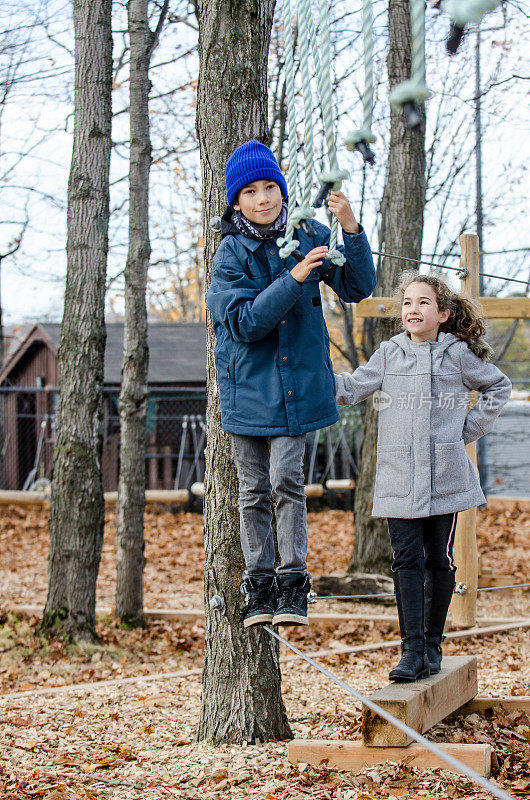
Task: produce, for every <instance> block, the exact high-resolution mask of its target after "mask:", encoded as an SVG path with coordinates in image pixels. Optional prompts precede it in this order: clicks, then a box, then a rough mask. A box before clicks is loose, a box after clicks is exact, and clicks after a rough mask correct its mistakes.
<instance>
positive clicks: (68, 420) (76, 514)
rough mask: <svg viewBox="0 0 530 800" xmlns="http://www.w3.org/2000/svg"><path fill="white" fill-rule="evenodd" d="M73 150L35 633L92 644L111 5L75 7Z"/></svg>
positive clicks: (99, 529) (95, 0) (100, 513)
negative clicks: (43, 574)
mask: <svg viewBox="0 0 530 800" xmlns="http://www.w3.org/2000/svg"><path fill="white" fill-rule="evenodd" d="M74 31H75V108H74V114H75V116H74V145H73V154H72V164H71V168H70V178H69V183H68V242H67V259H68V270H67V278H66V294H65V302H64V315H63V321H62V326H61V339H60V344H59V372H60V387H61V389H60V396H59V406H58V411H57V438H56V443H55V450H54V465H53V481H52V500H51V510H50V556H49V586H48V598H47V601H46V608H45V611H44V618H43V621H42V629H43V630H44V631H53V632H57V633H60V634H62V635H66V636H68V637H72V638H74V639H88V640H94V639H95V638H96V634H95V595H96V578H97V573H98V567H99V560H100V555H101V545H102V541H103V522H104V510H105V509H104V501H103V486H102V480H101V454H102V427H103V409H102V394H103V360H104V353H105V317H104V303H105V276H106V266H107V249H108V222H109V166H110V148H111V88H112V33H111V2H110V0H75V2H74Z"/></svg>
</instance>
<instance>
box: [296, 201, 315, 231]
mask: <svg viewBox="0 0 530 800" xmlns="http://www.w3.org/2000/svg"><path fill="white" fill-rule="evenodd" d="M316 213H317V212H316V211H315V209H314V208H311V206H308V205H301V206H297V207H296V208H295V209H294V210H293V212H292V213H291V222H292V224H293V225H294V227H295V228H299V227H300V223H301V222H303V221H304V219H311V218H312V217H314V216H315V214H316Z"/></svg>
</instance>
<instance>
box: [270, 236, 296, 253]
mask: <svg viewBox="0 0 530 800" xmlns="http://www.w3.org/2000/svg"><path fill="white" fill-rule="evenodd" d="M276 244H277V245H278V247H279V248H280V258H288V257H289V256H290V255H291V253H293V252H294V251H295V250H296V249H297V247H300V242H297V241H296V239H287V238H286V237H284V236H282V237H281V239H276Z"/></svg>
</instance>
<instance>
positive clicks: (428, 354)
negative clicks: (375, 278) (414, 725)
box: [335, 273, 511, 681]
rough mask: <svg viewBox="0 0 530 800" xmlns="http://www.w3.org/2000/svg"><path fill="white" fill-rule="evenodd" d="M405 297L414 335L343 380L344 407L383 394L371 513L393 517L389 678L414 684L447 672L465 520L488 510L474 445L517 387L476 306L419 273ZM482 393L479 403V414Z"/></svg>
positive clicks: (392, 343)
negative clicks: (457, 539)
mask: <svg viewBox="0 0 530 800" xmlns="http://www.w3.org/2000/svg"><path fill="white" fill-rule="evenodd" d="M396 300H397V301H398V302H399V303H400V305H401V319H402V323H403V327H404V328H405V330H404V332H403V333H400V334H398V335H397V336H393V337H392V338H391V339H390V340H389V341H385V342H382V344H381V346H380V347H379V349H378V350H376V352H375V353H374V354H373V356H372V357H371V358H370V360H369V361H368V362H367V363H366V364H363V365H362V366H360V367H358V369H356V370H355V372H354V373H353V374H350V373H347V372H344V373H342V374H341V375H335V380H336V398H337V403H339V405H340V404H342V405H354V404H355V403H359V402H360V401H361V400H364V399H365V398H367V397H368V396H369V395H370V394H372V392H375V391H377V392H378V398H377V404H378V408H379V422H378V446H377V470H376V479H375V489H374V502H373V509H372V515H373V516H374V517H387V518H388V530H389V534H390V543H391V546H392V552H393V563H392V571H393V577H394V587H395V594H396V603H397V607H398V615H399V626H400V631H401V650H402V658H401V660H400V662H399V664H398V665H397V666H396V667H395V668H394V669H393V670H392V671H391V673H390V676H389V677H390V679H391V680H394V681H413V680H416V679H417V678H424V677H427V676H428V675H429V673H436V672H439V671H440V665H441V660H442V648H441V643H442V638H443V637H442V634H443V629H444V624H445V619H446V616H447V611H448V608H449V604H450V602H451V597H452V594H453V589H454V583H455V570H456V567H455V564H454V562H453V542H454V534H455V527H456V517H457V513H458V512H459V511H463V510H464V509H466V508H472V507H473V506H477V505H482V504H483V503H485V502H486V501H485V498H484V495H483V493H482V490H481V488H480V484H479V481H478V477H477V474H476V472H475V469H474V468H473V465H472V463H471V461H470V459H469V457H468V455H467V453H466V450H465V446H466V445H467V444H469V443H470V442H473V441H475V440H476V439H479V438H480V437H481V436H484V434H486V433H488V432H489V431H490V430H491V428H492V427H493V423H494V421H495V419H496V418H497V416H498V414H499V412H500V410H501V408H502V407H503V405H504V404H505V403H506V401H507V400H508V399H509V397H510V390H511V383H510V381H509V380H508V378H507V377H506V376H505V375H503V373H502V372H501V371H500V370H498V369H497V367H495V366H494V365H493V364H490V363H488V361H489V358H490V356H491V353H492V350H491V348H490V347H489V345H488V344H486V342H485V341H484V340H483V339H482V336H483V335H484V333H485V327H484V318H483V315H482V314H481V311H480V309H479V307H478V306H477V305H476V304H475V303H474V302H473V301H472V300H470V299H468V298H465V297H462V296H461V295H457V294H455V293H454V292H453V291H451V289H450V288H449V287H448V286H447V285H446V284H445V283H444V282H443V281H442V280H440V279H439V278H435V277H431V276H424V275H421V276H418V275H416V274H414V273H405V275H404V278H403V280H402V283H401V286H400V287H399V290H398V294H397V297H396ZM472 389H475V390H477V391H478V392H479V393H480V396H479V399H478V402H477V403H476V404H475V405H474V406H473V407H472V408H470V409H469V410H468V402H469V392H470V390H472ZM424 581H425V595H428V596H429V597H428V599H427V604H428V607H427V608H425V609H424V605H425V603H424Z"/></svg>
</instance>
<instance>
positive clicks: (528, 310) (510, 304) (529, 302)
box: [355, 297, 530, 319]
mask: <svg viewBox="0 0 530 800" xmlns="http://www.w3.org/2000/svg"><path fill="white" fill-rule="evenodd" d="M478 301H479V302H480V305H481V306H482V308H483V310H484V314H485V316H486V318H487V319H528V318H529V317H530V298H529V297H479V298H478ZM392 302H393V300H392V298H391V297H369V298H367V299H366V300H361V302H360V303H356V305H355V315H356V316H357V317H390V316H393V315H392V313H391V308H392ZM381 307H383V308H384V310H383V311H382V310H381Z"/></svg>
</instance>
